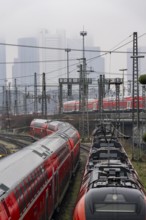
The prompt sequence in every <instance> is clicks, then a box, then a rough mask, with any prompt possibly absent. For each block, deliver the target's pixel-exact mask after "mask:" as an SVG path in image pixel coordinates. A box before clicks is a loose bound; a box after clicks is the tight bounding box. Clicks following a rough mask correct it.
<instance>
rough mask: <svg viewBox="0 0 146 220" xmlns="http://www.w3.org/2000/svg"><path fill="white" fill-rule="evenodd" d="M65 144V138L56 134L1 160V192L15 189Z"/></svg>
mask: <svg viewBox="0 0 146 220" xmlns="http://www.w3.org/2000/svg"><path fill="white" fill-rule="evenodd" d="M64 143H66V140H65V138H64V137H63V136H61V135H60V134H56V133H55V134H52V135H50V136H47V137H45V138H43V139H41V140H39V141H37V142H35V143H33V144H31V145H30V146H28V147H26V148H24V149H22V150H20V151H18V152H16V153H14V154H12V155H9V156H7V157H5V158H3V159H1V160H0V190H2V189H3V187H5V188H6V189H7V190H9V189H11V188H13V187H14V186H15V185H16V184H17V183H19V182H20V181H21V180H22V179H24V178H25V177H26V176H28V174H29V173H31V172H32V170H34V169H35V168H37V167H38V166H39V165H40V164H41V163H42V162H43V161H44V159H45V158H46V157H48V156H49V155H51V154H52V153H53V152H54V151H56V149H57V148H59V147H60V146H62V145H63V144H64Z"/></svg>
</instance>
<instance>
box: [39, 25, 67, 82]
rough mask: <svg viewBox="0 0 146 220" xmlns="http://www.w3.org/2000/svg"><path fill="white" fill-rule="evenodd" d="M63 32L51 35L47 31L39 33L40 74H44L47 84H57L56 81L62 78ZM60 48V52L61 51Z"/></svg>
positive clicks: (63, 70)
mask: <svg viewBox="0 0 146 220" xmlns="http://www.w3.org/2000/svg"><path fill="white" fill-rule="evenodd" d="M65 41H66V36H65V31H56V33H55V34H51V33H50V32H48V31H47V30H45V29H44V30H42V31H40V35H39V46H40V47H42V49H40V61H41V65H40V72H41V73H43V72H44V73H45V74H46V83H47V84H54V85H57V84H58V79H59V78H61V77H65V76H64V72H65V71H66V70H65V67H64V62H63V60H64V59H65V51H64V50H63V48H64V47H65ZM61 48H62V50H61Z"/></svg>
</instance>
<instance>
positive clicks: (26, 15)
mask: <svg viewBox="0 0 146 220" xmlns="http://www.w3.org/2000/svg"><path fill="white" fill-rule="evenodd" d="M0 1H1V7H0V26H1V29H0V38H3V39H5V42H6V43H12V44H13V43H14V44H17V39H18V38H22V37H34V36H37V35H38V33H39V32H40V30H41V29H43V28H45V29H47V30H48V31H49V32H51V33H55V32H56V30H65V32H66V35H67V37H68V38H81V37H80V31H82V30H83V29H84V30H85V31H87V36H86V39H85V42H86V41H88V39H92V41H93V42H94V46H97V47H100V49H101V50H106V51H109V50H111V49H113V48H114V47H115V46H117V45H122V44H126V43H127V42H129V41H131V43H129V44H126V46H125V47H122V48H121V49H120V51H121V50H123V51H126V50H127V48H129V47H132V34H133V32H138V36H141V35H143V37H141V38H139V40H138V45H139V46H146V35H145V34H144V33H145V32H146V30H145V22H146V14H145V8H146V1H145V0H139V1H138V0H102V1H101V0H35V1H34V0H25V1H24V0H21V1H18V0H13V1H10V0H6V1H2V0H0ZM121 42H123V43H121ZM119 43H121V44H119ZM16 49H17V48H15V47H10V46H7V51H8V52H7V62H13V59H14V58H15V57H16V54H17V51H16ZM104 58H105V71H106V72H117V71H118V70H119V69H120V68H126V65H127V64H126V59H127V58H126V55H125V54H112V55H109V54H107V55H106V56H104ZM7 69H8V70H7V71H10V70H9V69H10V66H9V67H8V68H7ZM145 70H146V68H145V69H143V70H142V71H143V72H144V71H145ZM10 72H11V71H10ZM7 74H8V73H7Z"/></svg>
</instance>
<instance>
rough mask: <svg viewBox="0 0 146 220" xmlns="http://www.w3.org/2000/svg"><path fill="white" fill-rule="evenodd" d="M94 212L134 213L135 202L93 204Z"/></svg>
mask: <svg viewBox="0 0 146 220" xmlns="http://www.w3.org/2000/svg"><path fill="white" fill-rule="evenodd" d="M94 212H116V213H117V212H126V213H135V212H136V204H123V203H100V204H94Z"/></svg>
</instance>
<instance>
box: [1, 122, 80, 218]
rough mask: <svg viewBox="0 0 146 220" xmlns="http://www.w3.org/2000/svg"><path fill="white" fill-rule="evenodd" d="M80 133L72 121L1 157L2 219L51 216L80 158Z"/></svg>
mask: <svg viewBox="0 0 146 220" xmlns="http://www.w3.org/2000/svg"><path fill="white" fill-rule="evenodd" d="M79 153H80V135H79V133H78V131H77V130H76V129H75V128H74V127H73V126H72V125H70V124H69V123H65V126H64V127H63V128H61V130H58V131H57V132H54V133H53V134H51V135H49V136H46V137H44V138H42V139H40V140H39V141H37V142H35V143H33V144H31V145H30V146H28V147H26V148H24V149H23V150H20V151H18V152H17V153H14V154H12V155H10V156H7V157H5V158H3V159H1V160H0V220H17V219H19V220H22V219H23V220H50V219H51V218H52V215H53V212H54V210H55V209H56V208H57V207H58V206H59V205H60V203H61V201H62V199H63V197H64V194H65V192H66V190H67V188H68V185H69V182H70V180H71V177H72V175H73V173H74V172H75V171H76V168H77V165H78V162H79Z"/></svg>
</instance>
